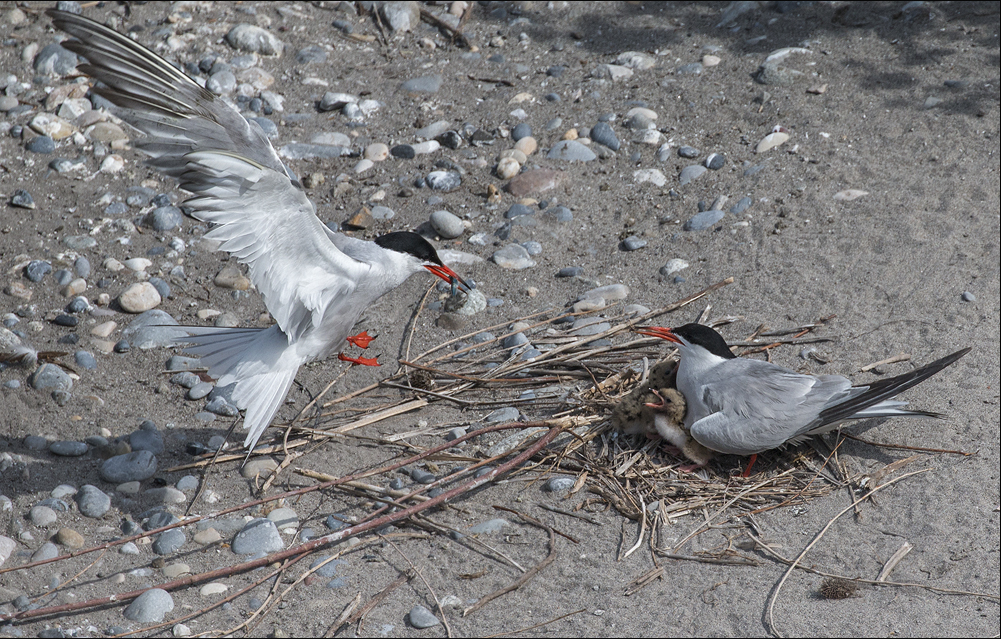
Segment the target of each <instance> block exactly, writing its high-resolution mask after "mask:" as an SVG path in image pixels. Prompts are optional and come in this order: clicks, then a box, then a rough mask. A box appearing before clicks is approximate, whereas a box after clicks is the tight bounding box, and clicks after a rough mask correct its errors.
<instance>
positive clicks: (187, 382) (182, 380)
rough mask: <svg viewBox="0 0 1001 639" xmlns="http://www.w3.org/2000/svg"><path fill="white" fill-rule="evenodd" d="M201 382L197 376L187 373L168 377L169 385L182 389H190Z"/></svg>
mask: <svg viewBox="0 0 1001 639" xmlns="http://www.w3.org/2000/svg"><path fill="white" fill-rule="evenodd" d="M201 381H202V380H201V379H199V378H198V375H195V374H194V373H191V372H189V371H184V372H181V373H175V374H174V375H172V376H171V377H170V383H171V384H177V385H178V386H183V387H184V388H192V387H193V386H195V385H197V384H200V383H201Z"/></svg>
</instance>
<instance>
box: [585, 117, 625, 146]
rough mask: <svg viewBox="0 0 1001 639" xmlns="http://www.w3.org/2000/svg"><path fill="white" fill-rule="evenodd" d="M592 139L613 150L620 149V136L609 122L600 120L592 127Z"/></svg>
mask: <svg viewBox="0 0 1001 639" xmlns="http://www.w3.org/2000/svg"><path fill="white" fill-rule="evenodd" d="M591 139H592V140H594V141H595V142H596V143H598V144H602V145H604V146H606V147H608V148H609V149H611V150H613V151H618V150H619V147H620V146H621V142H619V138H617V137H616V136H615V131H613V130H612V127H610V126H609V125H608V123H607V122H598V123H597V124H595V125H594V126H593V127H591Z"/></svg>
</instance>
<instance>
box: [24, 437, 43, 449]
mask: <svg viewBox="0 0 1001 639" xmlns="http://www.w3.org/2000/svg"><path fill="white" fill-rule="evenodd" d="M21 443H22V444H23V445H24V447H25V448H27V449H28V450H45V449H46V448H48V447H49V440H47V439H45V438H44V437H39V436H38V435H28V436H27V437H25V438H24V439H23V440H22V441H21Z"/></svg>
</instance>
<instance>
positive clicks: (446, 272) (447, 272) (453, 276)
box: [424, 264, 473, 295]
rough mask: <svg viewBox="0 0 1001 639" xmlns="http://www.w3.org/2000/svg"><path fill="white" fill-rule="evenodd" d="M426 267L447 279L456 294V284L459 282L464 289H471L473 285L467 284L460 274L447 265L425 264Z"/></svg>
mask: <svg viewBox="0 0 1001 639" xmlns="http://www.w3.org/2000/svg"><path fill="white" fill-rule="evenodd" d="M424 268H426V269H427V270H429V271H431V272H432V273H434V274H435V275H437V276H438V277H440V278H441V279H443V280H445V281H446V282H448V283H449V284H451V285H452V295H455V286H456V284H458V285H459V286H460V287H461V288H462V289H463V290H465V291H467V292H468V291H471V290H473V287H472V286H470V285H469V284H466V281H465V280H464V279H462V278H461V277H459V274H458V273H456V272H455V271H453V270H452V269H450V268H448V267H447V266H444V265H441V264H425V265H424Z"/></svg>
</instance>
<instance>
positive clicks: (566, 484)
mask: <svg viewBox="0 0 1001 639" xmlns="http://www.w3.org/2000/svg"><path fill="white" fill-rule="evenodd" d="M576 481H577V480H575V479H574V478H573V477H550V478H549V479H547V480H546V483H545V484H543V485H542V490H544V491H546V492H550V493H559V492H563V491H564V490H570V489H571V488H573V485H574V483H576Z"/></svg>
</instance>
